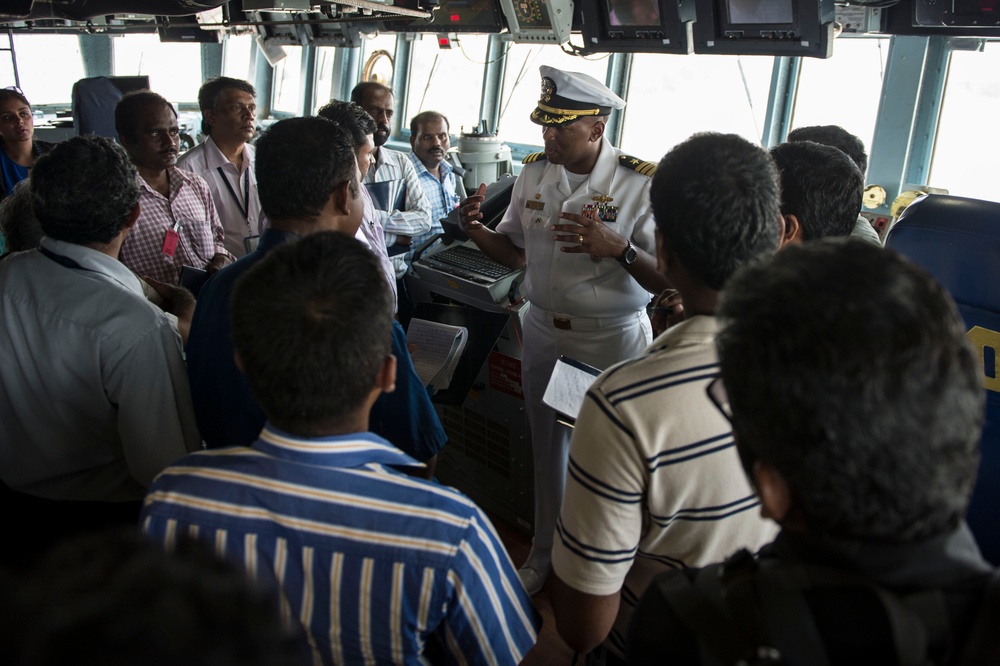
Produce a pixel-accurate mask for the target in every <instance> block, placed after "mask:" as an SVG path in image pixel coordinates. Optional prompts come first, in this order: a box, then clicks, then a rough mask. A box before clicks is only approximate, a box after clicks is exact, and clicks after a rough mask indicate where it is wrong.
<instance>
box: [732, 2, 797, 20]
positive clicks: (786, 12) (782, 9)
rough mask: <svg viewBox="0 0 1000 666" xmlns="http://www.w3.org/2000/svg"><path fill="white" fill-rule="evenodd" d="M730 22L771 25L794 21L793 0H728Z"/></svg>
mask: <svg viewBox="0 0 1000 666" xmlns="http://www.w3.org/2000/svg"><path fill="white" fill-rule="evenodd" d="M726 6H727V9H728V11H729V22H730V23H744V24H747V25H760V24H764V25H769V24H776V23H794V22H795V13H794V12H793V10H792V0H727V2H726Z"/></svg>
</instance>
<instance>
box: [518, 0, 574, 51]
mask: <svg viewBox="0 0 1000 666" xmlns="http://www.w3.org/2000/svg"><path fill="white" fill-rule="evenodd" d="M589 1H593V0H589ZM500 8H501V9H502V10H503V13H504V16H505V17H506V18H507V27H508V29H509V30H510V38H511V41H513V42H517V43H523V42H528V43H534V44H564V43H566V42H567V41H569V35H570V31H571V30H572V28H573V0H500Z"/></svg>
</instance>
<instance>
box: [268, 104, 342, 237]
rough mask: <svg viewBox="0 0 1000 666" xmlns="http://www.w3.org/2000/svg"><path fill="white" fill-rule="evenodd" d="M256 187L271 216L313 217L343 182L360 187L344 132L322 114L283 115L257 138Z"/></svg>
mask: <svg viewBox="0 0 1000 666" xmlns="http://www.w3.org/2000/svg"><path fill="white" fill-rule="evenodd" d="M254 168H255V169H256V172H257V192H258V194H259V196H260V205H261V208H263V209H264V213H265V214H266V215H267V216H268V217H269V218H270V219H271V220H282V219H310V218H313V217H316V216H317V215H318V214H319V212H320V210H321V209H322V208H323V206H324V205H326V203H327V201H329V199H330V195H331V194H332V193H333V192H334V190H336V189H337V187H339V186H340V185H341V184H343V183H344V182H348V183H353V185H352V188H351V191H352V193H354V194H355V195H357V194H358V192H359V191H360V190H359V189H358V188H359V187H360V185H359V184H358V182H357V176H358V163H357V160H356V159H355V157H354V147H353V146H352V145H351V140H350V137H349V136H348V135H347V133H346V132H345V131H344V130H343V128H341V127H340V126H338V125H337V124H336V123H332V122H330V121H329V120H327V119H326V118H315V117H310V118H288V119H286V120H279V121H278V122H276V123H275V124H273V125H271V127H269V128H268V129H267V131H265V132H264V133H263V134H262V135H261V137H260V138H259V139H258V140H257V156H256V162H255V165H254Z"/></svg>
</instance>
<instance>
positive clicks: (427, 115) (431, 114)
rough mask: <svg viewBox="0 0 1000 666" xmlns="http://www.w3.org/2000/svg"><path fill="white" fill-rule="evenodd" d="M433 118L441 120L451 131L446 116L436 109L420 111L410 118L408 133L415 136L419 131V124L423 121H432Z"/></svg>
mask: <svg viewBox="0 0 1000 666" xmlns="http://www.w3.org/2000/svg"><path fill="white" fill-rule="evenodd" d="M435 120H443V121H444V126H445V127H447V128H448V131H449V132H450V131H451V123H449V122H448V118H447V116H445V115H444V114H443V113H438V112H437V111H421V112H420V113H418V114H417V115H415V116H413V117H412V118H411V119H410V134H411V135H413V136H416V135H417V133H418V132H420V126H421V125H423V124H424V123H432V122H434V121H435Z"/></svg>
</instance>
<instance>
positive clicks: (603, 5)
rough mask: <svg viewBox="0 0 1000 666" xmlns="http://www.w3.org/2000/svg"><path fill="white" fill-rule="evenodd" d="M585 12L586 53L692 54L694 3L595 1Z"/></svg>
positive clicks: (587, 6) (584, 47)
mask: <svg viewBox="0 0 1000 666" xmlns="http://www.w3.org/2000/svg"><path fill="white" fill-rule="evenodd" d="M582 10H583V25H582V26H581V28H582V32H583V52H584V53H610V52H629V53H681V54H687V53H691V50H692V43H693V38H692V29H691V26H692V24H693V22H694V19H695V8H694V3H693V2H690V1H688V2H685V1H684V0H594V2H588V3H583V5H582Z"/></svg>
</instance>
